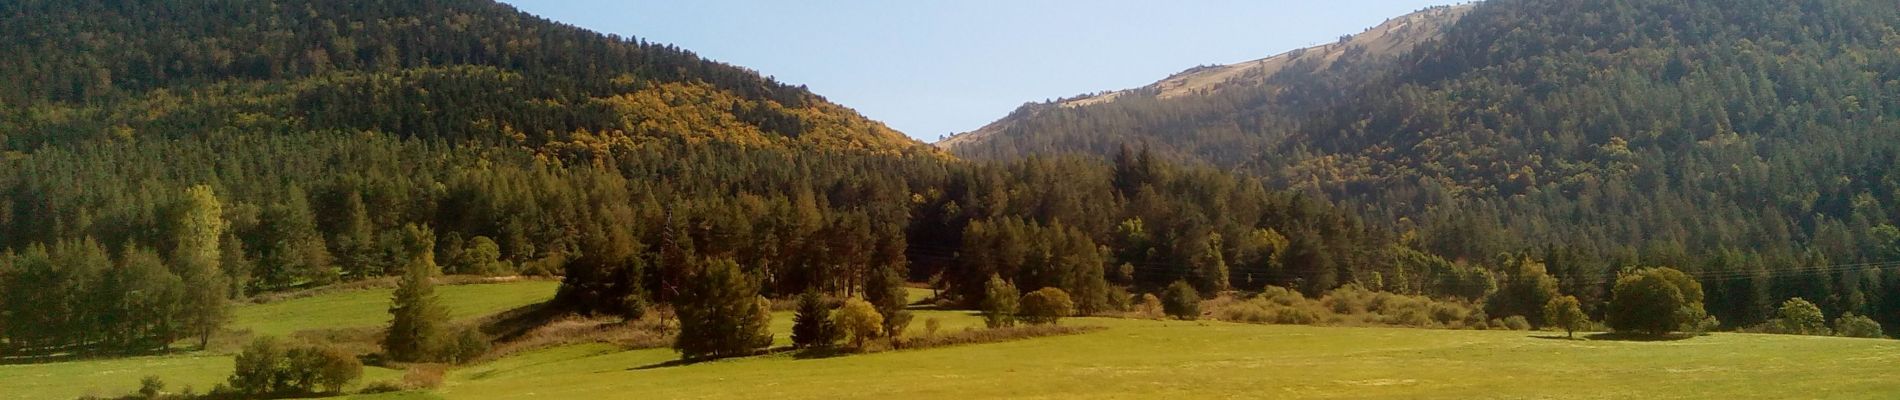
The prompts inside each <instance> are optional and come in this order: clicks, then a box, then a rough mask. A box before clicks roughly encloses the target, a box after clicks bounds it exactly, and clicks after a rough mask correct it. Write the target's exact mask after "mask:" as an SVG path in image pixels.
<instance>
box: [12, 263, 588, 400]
mask: <svg viewBox="0 0 1900 400" xmlns="http://www.w3.org/2000/svg"><path fill="white" fill-rule="evenodd" d="M556 286H559V283H558V282H553V281H525V282H513V283H501V284H486V285H457V286H441V287H437V292H436V293H438V294H440V295H441V300H442V303H443V304H444V305H446V306H447V307H448V308H449V310H450V311H451V313H452V314H453V315H454V316H455V317H456V318H467V317H474V316H481V315H487V314H492V313H494V312H497V311H502V310H507V309H511V308H515V307H519V306H523V305H527V304H532V303H536V302H540V301H545V300H547V299H550V298H553V297H554V289H555V287H556ZM389 295H390V289H367V290H357V291H347V292H338V293H330V294H324V295H319V296H314V297H307V298H301V299H294V300H285V301H281V302H275V303H269V304H261V305H243V306H239V307H237V308H236V309H234V310H233V313H232V314H233V315H232V321H231V324H230V325H229V326H228V328H229V329H233V330H244V329H249V330H251V331H253V332H255V333H257V334H260V335H277V336H283V335H288V334H290V333H291V332H295V331H298V330H303V329H312V328H346V327H361V326H376V325H381V324H385V323H388V321H389V311H388V309H389ZM230 374H231V356H230V355H228V354H207V353H188V354H175V355H164V356H150V357H130V358H120V359H106V360H84V361H72V362H59V363H46V364H20V365H0V399H71V398H76V397H79V396H81V395H87V394H96V395H104V396H119V395H124V394H128V393H131V392H132V391H134V390H136V389H137V388H138V381H139V378H140V377H144V376H146V375H158V376H160V377H162V378H163V379H164V380H165V382H167V383H168V384H169V386H170V388H171V389H172V390H183V389H184V387H185V386H187V385H189V386H192V387H193V388H195V389H197V390H198V391H199V392H204V391H207V390H210V388H211V386H212V385H215V384H217V383H219V382H223V381H224V379H225V377H227V376H229V375H230ZM401 375H402V372H401V371H394V370H388V369H382V368H365V369H364V377H363V378H364V379H363V381H362V382H374V381H379V380H395V379H397V378H400V377H401Z"/></svg>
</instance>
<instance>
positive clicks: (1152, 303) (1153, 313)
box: [1135, 293, 1167, 319]
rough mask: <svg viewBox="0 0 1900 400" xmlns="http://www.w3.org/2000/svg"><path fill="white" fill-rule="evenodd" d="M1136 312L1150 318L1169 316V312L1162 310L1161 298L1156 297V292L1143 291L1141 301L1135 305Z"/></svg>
mask: <svg viewBox="0 0 1900 400" xmlns="http://www.w3.org/2000/svg"><path fill="white" fill-rule="evenodd" d="M1135 312H1136V313H1139V314H1141V316H1142V317H1144V318H1148V319H1161V318H1163V317H1166V316H1167V313H1165V312H1163V311H1162V307H1161V298H1160V297H1155V295H1154V293H1142V294H1141V303H1140V304H1139V305H1136V306H1135Z"/></svg>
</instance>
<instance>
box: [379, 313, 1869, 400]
mask: <svg viewBox="0 0 1900 400" xmlns="http://www.w3.org/2000/svg"><path fill="white" fill-rule="evenodd" d="M926 317H940V318H943V317H955V318H958V319H957V320H958V321H964V322H968V321H973V320H974V318H973V317H969V316H963V315H959V314H957V313H951V312H925V313H921V315H919V318H926ZM1064 323H1069V324H1094V325H1103V326H1106V327H1108V328H1109V329H1106V330H1102V331H1096V332H1092V333H1087V334H1081V335H1074V336H1064V337H1052V338H1040V339H1030V340H1023V341H1016V342H1008V343H996V344H981V345H969V346H960V347H948V348H938V349H928V350H918V351H895V352H886V353H877V354H868V355H856V356H846V357H836V358H820V359H799V358H798V357H795V356H792V355H772V356H762V357H754V358H744V359H734V360H725V361H717V362H709V363H702V364H693V365H684V366H666V364H665V363H666V362H667V361H670V360H673V359H674V358H676V355H675V354H674V353H673V352H671V351H669V350H665V349H655V350H637V351H618V350H616V349H613V348H611V347H608V346H604V345H580V346H570V347H563V348H556V349H549V350H544V351H539V352H532V353H527V354H522V355H518V356H515V357H510V358H506V359H502V360H498V361H495V362H492V363H488V364H484V365H476V366H470V367H465V368H462V369H460V370H457V371H455V372H453V373H451V374H450V377H449V380H448V383H447V384H446V385H444V386H443V387H442V388H441V389H439V390H437V391H436V392H435V393H433V394H434V395H436V396H440V397H441V398H446V399H562V398H565V399H636V398H703V399H742V398H761V397H765V398H785V399H817V398H824V399H888V398H905V399H939V398H940V399H969V398H1111V399H1112V398H1131V399H1132V398H1311V399H1364V398H1373V399H1472V398H1510V399H1516V398H1579V399H1629V398H1646V399H1671V398H1674V399H1690V398H1697V399H1701V398H1710V399H1738V398H1749V399H1787V398H1847V399H1883V398H1893V397H1894V396H1900V379H1894V378H1895V377H1896V376H1897V375H1900V341H1892V340H1873V339H1843V338H1831V337H1806V336H1775V335H1750V334H1714V335H1710V336H1704V337H1697V338H1692V339H1687V340H1680V341H1665V342H1627V341H1592V340H1563V339H1556V338H1552V337H1549V336H1552V334H1550V333H1544V332H1517V331H1451V330H1425V329H1406V328H1339V327H1309V326H1280V325H1247V324H1231V323H1218V322H1179V321H1166V322H1164V321H1143V320H1119V319H1072V320H1067V321H1065V322H1064ZM913 326H914V325H913ZM946 326H947V325H946ZM780 332H782V331H780ZM408 396H415V394H409V395H408ZM375 398H402V397H395V396H385V397H375Z"/></svg>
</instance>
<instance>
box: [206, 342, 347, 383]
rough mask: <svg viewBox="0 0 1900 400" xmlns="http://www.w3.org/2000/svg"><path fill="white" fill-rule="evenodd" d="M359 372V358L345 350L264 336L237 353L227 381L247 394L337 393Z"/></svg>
mask: <svg viewBox="0 0 1900 400" xmlns="http://www.w3.org/2000/svg"><path fill="white" fill-rule="evenodd" d="M362 375H363V364H362V362H361V361H358V360H357V359H356V356H354V355H351V354H349V353H348V352H344V351H342V350H338V349H336V348H334V347H330V346H321V345H289V344H285V343H284V342H283V341H281V340H278V339H277V338H275V337H268V336H266V337H261V338H257V339H256V340H253V341H251V343H250V344H248V345H245V346H244V350H243V351H242V352H240V353H238V355H237V360H236V367H235V369H234V371H233V372H232V373H231V378H230V380H229V383H230V385H231V388H232V389H234V390H236V391H237V392H238V393H240V394H242V395H244V396H245V397H247V398H262V397H273V396H296V395H307V394H316V393H338V392H340V391H341V390H342V389H343V387H344V386H345V385H348V384H349V383H350V382H354V381H356V379H357V378H359V377H361V376H362Z"/></svg>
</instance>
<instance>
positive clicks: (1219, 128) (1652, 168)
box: [952, 0, 1900, 326]
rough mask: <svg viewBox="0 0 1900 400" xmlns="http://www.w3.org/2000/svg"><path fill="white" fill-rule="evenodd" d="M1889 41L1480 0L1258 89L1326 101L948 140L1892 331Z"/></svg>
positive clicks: (1162, 112) (1190, 104) (1763, 4)
mask: <svg viewBox="0 0 1900 400" xmlns="http://www.w3.org/2000/svg"><path fill="white" fill-rule="evenodd" d="M1897 29H1900V5H1897V4H1895V3H1894V2H1890V1H1849V0H1805V1H1767V0H1761V1H1755V0H1747V1H1732V2H1681V1H1661V0H1654V1H1652V0H1589V1H1569V0H1493V1H1487V2H1482V3H1478V4H1475V5H1473V6H1471V9H1470V11H1469V12H1468V13H1466V14H1465V15H1464V16H1463V17H1462V18H1461V19H1459V21H1458V22H1457V23H1455V24H1450V25H1448V26H1447V27H1446V28H1445V29H1444V30H1443V31H1442V32H1441V33H1439V36H1440V37H1438V38H1434V39H1430V40H1427V41H1425V42H1424V43H1421V44H1419V45H1418V46H1417V47H1416V48H1415V49H1413V50H1412V51H1411V52H1408V53H1405V54H1404V55H1402V56H1398V57H1397V58H1396V59H1394V60H1392V62H1390V63H1384V64H1367V65H1373V66H1375V67H1376V68H1372V69H1362V70H1339V69H1337V68H1335V69H1334V70H1326V71H1289V72H1282V73H1280V74H1279V76H1277V77H1276V78H1273V79H1269V80H1274V79H1278V80H1284V81H1289V82H1296V83H1291V84H1288V85H1290V86H1289V87H1293V88H1299V87H1311V88H1317V89H1323V90H1313V91H1301V90H1282V89H1275V88H1274V87H1273V85H1266V86H1259V87H1258V88H1259V90H1254V91H1251V92H1250V91H1247V90H1236V89H1232V88H1230V89H1225V90H1222V91H1217V92H1213V93H1211V94H1206V95H1193V96H1183V97H1179V98H1175V99H1155V98H1151V97H1148V98H1144V97H1133V98H1130V97H1127V96H1124V97H1123V98H1118V99H1116V101H1113V102H1106V103H1102V104H1095V105H1086V106H1078V107H1066V108H1049V109H1045V110H1043V111H1042V112H1039V113H1028V114H1022V115H1015V116H1012V117H1011V118H1009V119H1006V120H1005V121H1008V122H1010V123H1011V124H1012V125H1011V126H1013V127H1014V128H1012V129H1011V130H1009V131H1006V132H1003V134H1007V135H1008V136H1009V137H1008V138H1003V139H994V140H991V141H990V142H991V143H973V144H963V145H958V146H956V147H953V148H952V149H953V151H954V152H956V153H958V154H959V155H963V156H966V157H973V158H985V159H1014V158H1019V157H1022V156H1023V155H1026V154H1053V153H1064V152H1084V153H1093V154H1096V155H1100V156H1104V157H1108V156H1113V155H1114V154H1115V152H1116V150H1114V147H1113V146H1115V145H1117V144H1118V143H1131V144H1137V145H1141V144H1146V145H1149V146H1153V147H1155V148H1157V149H1165V150H1167V151H1165V152H1163V154H1166V155H1167V156H1169V157H1170V158H1174V159H1180V160H1191V161H1193V162H1205V163H1209V164H1212V165H1215V166H1217V167H1221V168H1229V169H1233V170H1238V171H1244V172H1248V173H1251V174H1255V175H1258V176H1262V177H1265V178H1267V179H1268V180H1269V181H1271V182H1272V183H1271V185H1272V186H1273V187H1275V188H1285V189H1296V190H1300V191H1303V192H1307V193H1312V194H1316V195H1323V196H1324V197H1326V198H1330V199H1334V200H1337V201H1341V202H1345V203H1349V204H1352V206H1351V207H1353V208H1355V209H1356V211H1357V213H1358V214H1359V215H1361V216H1364V217H1365V218H1366V219H1367V220H1369V221H1380V222H1381V223H1384V222H1391V223H1393V224H1395V225H1393V226H1394V227H1395V229H1396V230H1397V231H1398V232H1400V235H1401V236H1402V237H1403V238H1404V240H1405V241H1406V242H1407V243H1410V244H1412V245H1414V246H1416V247H1417V248H1419V249H1421V250H1425V251H1428V252H1431V253H1436V254H1442V255H1445V256H1447V257H1449V258H1453V259H1456V260H1466V261H1469V262H1472V263H1477V264H1482V265H1490V266H1493V267H1491V268H1494V269H1495V268H1498V267H1495V266H1497V265H1502V264H1505V263H1504V262H1503V261H1500V259H1509V257H1499V256H1498V255H1499V254H1515V253H1520V252H1525V253H1529V254H1533V255H1535V256H1536V257H1537V258H1539V259H1542V260H1544V261H1545V262H1546V263H1547V264H1548V265H1549V268H1550V270H1551V272H1552V273H1553V274H1555V275H1557V276H1558V277H1559V278H1560V281H1561V282H1563V283H1564V285H1565V292H1569V293H1575V294H1577V295H1578V296H1579V297H1582V298H1583V299H1584V301H1585V304H1586V305H1588V304H1590V303H1593V302H1596V301H1599V300H1601V299H1604V298H1607V297H1608V295H1609V293H1608V292H1607V284H1608V282H1611V281H1614V280H1615V279H1613V277H1614V276H1615V274H1616V273H1617V271H1619V270H1622V269H1625V268H1627V267H1630V266H1638V265H1667V266H1676V267H1678V268H1682V269H1684V270H1685V271H1689V272H1690V274H1691V275H1693V276H1697V277H1699V278H1701V281H1702V284H1703V286H1705V287H1707V288H1709V291H1710V293H1709V296H1710V298H1709V300H1708V302H1709V307H1710V312H1711V313H1712V314H1714V315H1716V316H1718V317H1720V318H1721V320H1722V321H1723V322H1724V323H1725V325H1729V326H1747V325H1749V324H1754V323H1756V322H1760V321H1763V320H1764V319H1766V318H1769V317H1771V316H1770V315H1769V312H1770V311H1771V310H1772V307H1773V306H1774V305H1775V304H1777V303H1779V302H1780V301H1781V300H1782V299H1786V298H1789V297H1803V298H1807V299H1814V300H1816V302H1817V303H1819V304H1820V305H1821V307H1822V308H1823V309H1824V310H1825V311H1826V314H1827V315H1842V314H1845V313H1857V314H1863V315H1867V314H1871V315H1876V318H1877V319H1880V320H1882V321H1886V322H1889V323H1891V322H1894V321H1896V320H1900V296H1895V295H1891V294H1888V293H1890V292H1891V291H1892V289H1893V288H1894V287H1896V286H1897V285H1900V271H1896V269H1895V265H1897V264H1896V261H1900V230H1897V229H1895V228H1894V226H1893V225H1894V224H1895V221H1896V219H1897V218H1900V202H1897V201H1896V200H1895V199H1896V194H1897V193H1900V181H1896V180H1895V179H1894V177H1895V176H1896V175H1895V172H1900V171H1897V170H1896V169H1895V165H1896V163H1895V160H1896V159H1897V157H1896V156H1897V155H1900V140H1896V139H1900V125H1897V124H1896V119H1895V117H1896V116H1900V114H1896V112H1897V111H1900V107H1895V104H1894V101H1895V100H1896V99H1900V97H1896V95H1897V94H1900V84H1897V83H1896V82H1900V51H1896V50H1895V49H1897V48H1900V32H1897V31H1896V30H1897ZM1263 98H1264V99H1266V100H1262V99H1263ZM1020 113H1024V112H1019V114H1020ZM1025 117H1026V118H1025ZM997 136H1002V135H1000V134H999V135H997ZM1210 144H1212V145H1210Z"/></svg>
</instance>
